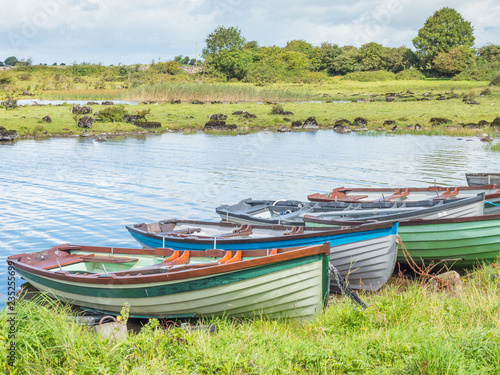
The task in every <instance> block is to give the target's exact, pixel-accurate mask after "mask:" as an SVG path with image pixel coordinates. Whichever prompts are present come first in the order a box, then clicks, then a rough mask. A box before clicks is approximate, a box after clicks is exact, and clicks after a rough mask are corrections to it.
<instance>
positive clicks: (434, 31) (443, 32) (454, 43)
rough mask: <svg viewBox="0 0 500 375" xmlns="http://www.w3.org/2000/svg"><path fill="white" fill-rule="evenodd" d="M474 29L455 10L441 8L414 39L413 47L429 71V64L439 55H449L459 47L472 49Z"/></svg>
mask: <svg viewBox="0 0 500 375" xmlns="http://www.w3.org/2000/svg"><path fill="white" fill-rule="evenodd" d="M473 32H474V28H473V26H471V24H470V22H468V21H465V20H464V19H463V17H462V16H461V15H460V13H458V12H457V11H456V10H455V9H452V8H447V7H445V8H441V9H440V10H438V11H437V12H435V13H434V14H433V15H432V16H431V17H429V18H428V19H427V21H425V24H424V26H423V27H422V28H421V29H420V30H419V31H418V35H417V36H416V37H415V38H414V39H413V45H414V46H415V48H416V49H417V53H418V55H419V57H420V59H421V65H422V66H423V67H424V68H425V69H428V67H429V66H428V65H429V63H430V62H431V61H432V60H433V59H434V58H435V57H436V56H437V55H438V54H439V53H447V52H449V51H450V50H451V49H453V48H455V47H459V46H466V47H472V45H473V44H474V39H475V38H474V34H473Z"/></svg>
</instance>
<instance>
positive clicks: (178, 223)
mask: <svg viewBox="0 0 500 375" xmlns="http://www.w3.org/2000/svg"><path fill="white" fill-rule="evenodd" d="M127 229H128V231H129V232H130V234H131V235H132V236H133V237H134V238H135V239H136V240H137V241H138V242H139V243H140V244H141V245H143V246H145V247H147V248H158V247H162V248H165V247H167V248H172V249H176V250H190V251H204V250H206V249H223V250H256V249H274V248H276V249H284V248H296V247H302V246H312V245H318V244H322V243H325V242H330V246H331V255H330V263H331V264H332V265H333V266H334V267H336V268H337V269H338V270H339V272H340V274H341V275H342V276H343V277H344V278H345V279H347V280H348V281H349V284H350V286H351V287H352V288H353V289H357V290H360V289H361V290H372V291H374V290H378V289H380V288H381V287H382V286H383V285H384V284H385V283H386V282H387V280H388V279H389V278H390V276H391V275H392V272H393V270H394V265H395V262H396V249H397V245H396V237H397V234H398V223H397V222H396V223H376V224H365V225H361V226H359V227H354V228H326V229H325V228H306V227H304V226H302V227H286V226H279V225H275V226H250V225H242V226H239V225H237V224H234V223H213V222H207V221H192V220H165V221H161V222H156V223H149V224H146V223H143V224H136V225H128V226H127ZM332 288H334V289H336V288H338V285H337V284H336V283H332Z"/></svg>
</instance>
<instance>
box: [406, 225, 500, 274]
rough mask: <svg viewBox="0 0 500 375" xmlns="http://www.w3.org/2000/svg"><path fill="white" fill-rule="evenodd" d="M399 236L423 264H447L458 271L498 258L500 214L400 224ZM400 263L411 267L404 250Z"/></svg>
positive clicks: (410, 252) (499, 249)
mask: <svg viewBox="0 0 500 375" xmlns="http://www.w3.org/2000/svg"><path fill="white" fill-rule="evenodd" d="M399 235H400V236H401V239H402V241H403V243H404V246H405V247H406V249H407V250H408V253H409V255H410V256H411V258H412V259H413V260H415V261H417V262H418V263H419V264H420V265H429V264H430V263H431V262H434V263H437V262H442V261H445V262H446V264H447V265H448V266H452V267H454V268H471V267H473V266H475V265H478V264H480V263H482V262H485V263H491V262H494V261H496V260H497V259H498V256H499V251H500V215H495V216H491V217H490V216H482V217H475V218H463V219H457V220H450V219H443V220H434V221H432V222H430V223H427V224H426V223H417V222H413V223H412V222H406V223H400V229H399ZM398 262H401V263H402V264H405V265H407V260H406V259H405V257H404V255H403V253H402V252H401V251H400V252H399V254H398Z"/></svg>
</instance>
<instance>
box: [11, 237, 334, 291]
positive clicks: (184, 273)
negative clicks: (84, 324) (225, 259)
mask: <svg viewBox="0 0 500 375" xmlns="http://www.w3.org/2000/svg"><path fill="white" fill-rule="evenodd" d="M62 246H67V244H65V245H58V246H54V247H53V248H51V249H49V250H58V249H59V247H62ZM101 249H110V250H111V248H101ZM136 250H147V249H136ZM113 252H114V253H120V248H113ZM30 254H33V253H30ZM30 254H26V253H23V254H18V255H11V256H9V257H8V258H7V262H8V264H9V265H11V266H14V268H16V269H19V270H22V271H25V272H27V273H30V274H35V275H38V276H42V277H46V278H48V279H56V280H60V281H68V282H75V283H82V284H92V285H129V284H147V283H158V282H170V281H183V280H187V279H191V278H198V277H206V276H211V275H218V274H221V273H227V272H233V271H240V270H245V269H248V268H254V267H261V266H266V265H270V264H274V263H278V262H283V261H288V260H293V259H300V258H305V257H309V256H314V255H322V254H324V255H326V256H329V255H330V243H329V242H325V243H324V244H321V245H312V246H307V247H300V248H297V249H292V250H290V251H284V252H281V253H278V254H274V255H264V256H262V257H259V258H254V259H246V260H242V261H239V262H234V263H229V264H214V265H212V266H207V267H206V268H198V269H186V270H180V271H178V272H171V273H160V274H147V275H124V276H116V275H115V277H112V276H110V277H102V275H101V276H99V275H96V274H94V275H76V274H69V272H66V273H62V272H57V271H56V272H54V271H50V270H46V269H42V268H40V267H36V266H34V265H30V264H26V263H23V262H21V261H20V260H19V259H20V258H21V257H22V256H23V255H30ZM137 270H139V269H136V270H134V271H137ZM145 270H147V268H145ZM120 272H122V271H120ZM109 275H113V272H109Z"/></svg>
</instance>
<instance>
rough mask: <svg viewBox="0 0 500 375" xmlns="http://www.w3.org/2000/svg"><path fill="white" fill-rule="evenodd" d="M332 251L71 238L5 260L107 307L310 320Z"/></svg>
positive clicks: (36, 279)
mask: <svg viewBox="0 0 500 375" xmlns="http://www.w3.org/2000/svg"><path fill="white" fill-rule="evenodd" d="M190 253H193V254H194V253H196V256H193V255H191V254H190ZM329 253H330V246H329V244H328V243H326V244H323V245H317V246H309V247H303V248H299V249H273V250H243V251H223V250H217V249H215V250H206V251H198V252H190V251H175V250H172V249H154V250H150V249H127V248H106V247H92V246H75V245H68V244H65V245H60V246H55V247H53V248H52V249H49V250H45V251H40V252H35V253H31V254H26V253H23V254H19V255H13V256H10V257H9V258H8V259H7V262H8V263H9V265H12V266H14V267H15V269H16V271H17V273H18V274H19V275H20V276H22V277H23V278H24V279H25V280H26V281H28V282H29V283H30V284H31V285H33V286H34V287H35V288H37V289H38V290H40V291H43V292H46V293H48V294H50V295H53V296H55V297H56V298H58V299H61V300H64V301H67V302H69V303H72V304H74V305H77V306H81V307H83V308H87V309H92V310H96V311H100V312H104V313H108V314H115V315H116V314H119V313H120V310H121V309H122V307H123V306H124V304H125V303H128V304H130V316H132V317H144V318H147V317H157V318H182V317H185V318H187V317H203V316H235V317H254V316H266V317H269V318H300V319H310V318H313V317H315V316H316V315H317V314H319V313H321V311H322V309H323V308H324V307H325V306H326V304H327V301H328V294H329V284H330V282H329V275H328V264H329Z"/></svg>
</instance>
